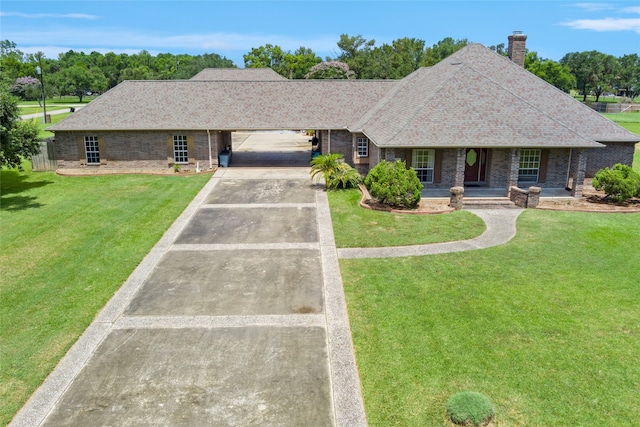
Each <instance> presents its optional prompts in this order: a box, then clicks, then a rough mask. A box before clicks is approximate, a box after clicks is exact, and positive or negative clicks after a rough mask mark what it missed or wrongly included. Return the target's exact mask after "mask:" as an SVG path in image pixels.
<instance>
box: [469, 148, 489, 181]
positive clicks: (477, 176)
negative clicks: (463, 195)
mask: <svg viewBox="0 0 640 427" xmlns="http://www.w3.org/2000/svg"><path fill="white" fill-rule="evenodd" d="M487 152H488V151H487V149H486V148H467V151H466V153H465V161H464V164H465V167H464V182H465V184H467V183H468V184H478V183H481V182H485V178H486V174H487Z"/></svg>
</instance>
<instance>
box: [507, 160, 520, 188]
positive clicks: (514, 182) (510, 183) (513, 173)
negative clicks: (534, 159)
mask: <svg viewBox="0 0 640 427" xmlns="http://www.w3.org/2000/svg"><path fill="white" fill-rule="evenodd" d="M519 170H520V149H519V148H512V149H511V153H510V155H509V170H508V171H507V197H509V195H510V192H511V187H517V186H518V171H519Z"/></svg>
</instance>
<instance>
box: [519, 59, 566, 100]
mask: <svg viewBox="0 0 640 427" xmlns="http://www.w3.org/2000/svg"><path fill="white" fill-rule="evenodd" d="M524 68H525V69H526V70H527V71H529V72H531V73H533V74H535V75H536V76H538V77H540V78H541V79H543V80H544V81H546V82H547V83H550V84H552V85H554V86H555V87H557V88H558V89H560V90H562V91H563V92H567V93H569V91H570V90H571V89H573V88H574V87H575V85H576V78H575V77H574V75H573V74H571V70H570V69H569V67H568V66H566V65H562V64H560V63H559V62H556V61H552V60H550V59H543V58H540V57H538V54H537V53H536V52H527V54H526V55H525V57H524Z"/></svg>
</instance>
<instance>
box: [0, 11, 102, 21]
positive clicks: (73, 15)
mask: <svg viewBox="0 0 640 427" xmlns="http://www.w3.org/2000/svg"><path fill="white" fill-rule="evenodd" d="M0 16H17V17H19V18H27V19H41V18H68V19H88V20H94V19H98V18H99V16H96V15H87V14H86V13H22V12H0Z"/></svg>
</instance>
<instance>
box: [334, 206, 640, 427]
mask: <svg viewBox="0 0 640 427" xmlns="http://www.w3.org/2000/svg"><path fill="white" fill-rule="evenodd" d="M639 237H640V214H597V213H578V212H556V211H554V212H552V211H536V210H527V211H525V212H524V213H523V214H522V215H521V216H520V218H519V220H518V234H517V235H516V237H515V238H514V240H512V241H511V242H509V243H507V244H505V245H502V246H498V247H494V248H490V249H484V250H477V251H470V252H463V253H454V254H443V255H433V256H423V257H411V258H394V259H383V260H380V259H375V260H373V259H371V260H366V259H349V260H341V261H340V266H341V269H342V275H343V281H344V287H345V293H346V297H347V303H348V310H349V318H350V322H351V329H352V333H353V340H354V345H355V349H356V358H357V363H358V367H359V370H360V376H361V379H362V384H363V390H364V399H365V406H366V411H367V417H368V420H369V423H370V425H371V426H385V427H386V426H441V425H445V404H446V401H447V399H448V398H449V397H450V396H452V395H453V394H455V393H457V392H459V391H463V390H469V391H476V392H480V393H482V394H484V395H486V396H487V397H489V398H490V399H491V400H492V402H493V403H494V406H495V408H496V425H498V426H503V427H504V426H524V425H526V426H599V427H603V426H612V427H614V426H615V427H618V426H631V425H637V424H638V420H640V405H638V390H640V363H638V355H640V316H639V313H640V281H639V278H640V244H639Z"/></svg>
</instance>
